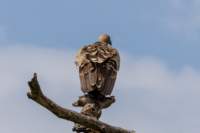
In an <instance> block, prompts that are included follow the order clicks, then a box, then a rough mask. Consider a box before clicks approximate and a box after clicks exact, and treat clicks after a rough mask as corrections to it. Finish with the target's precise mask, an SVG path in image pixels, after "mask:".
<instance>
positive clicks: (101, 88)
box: [76, 44, 120, 95]
mask: <svg viewBox="0 0 200 133" xmlns="http://www.w3.org/2000/svg"><path fill="white" fill-rule="evenodd" d="M76 65H77V66H78V67H79V74H80V80H81V89H82V91H83V92H84V93H89V92H91V91H96V90H97V91H98V92H99V93H100V94H102V95H110V94H111V92H112V90H113V88H114V84H115V80H116V76H117V71H118V70H119V66H120V57H119V53H118V51H117V50H116V49H114V48H112V47H111V46H110V45H101V44H93V45H88V46H85V47H83V48H82V49H81V50H80V51H79V52H78V54H77V56H76Z"/></svg>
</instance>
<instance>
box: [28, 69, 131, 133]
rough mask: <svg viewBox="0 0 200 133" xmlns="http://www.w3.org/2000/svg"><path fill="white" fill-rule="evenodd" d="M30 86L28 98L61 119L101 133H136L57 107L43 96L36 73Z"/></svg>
mask: <svg viewBox="0 0 200 133" xmlns="http://www.w3.org/2000/svg"><path fill="white" fill-rule="evenodd" d="M28 85H29V88H30V92H28V93H27V96H28V98H30V99H32V100H33V101H35V102H36V103H38V104H40V105H41V106H43V107H44V108H46V109H48V110H49V111H51V112H52V113H53V114H55V115H56V116H57V117H59V118H62V119H65V120H69V121H72V122H74V123H78V124H80V125H83V126H85V127H87V128H91V129H94V130H96V131H99V132H101V133H135V131H129V130H126V129H123V128H120V127H115V126H111V125H109V124H107V123H104V122H102V121H99V120H96V119H94V118H92V117H89V116H86V115H83V114H80V113H77V112H75V111H72V110H70V109H66V108H63V107H61V106H59V105H57V104H56V103H54V102H53V101H52V100H50V99H49V98H48V97H46V96H45V95H44V94H43V92H42V90H41V88H40V85H39V83H38V80H37V74H36V73H35V74H34V76H33V78H32V80H31V81H29V82H28Z"/></svg>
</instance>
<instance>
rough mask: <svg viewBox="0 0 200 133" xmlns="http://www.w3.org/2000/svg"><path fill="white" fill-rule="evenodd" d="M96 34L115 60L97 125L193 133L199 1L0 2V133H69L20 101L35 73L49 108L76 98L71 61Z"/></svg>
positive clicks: (141, 132) (199, 121)
mask: <svg viewBox="0 0 200 133" xmlns="http://www.w3.org/2000/svg"><path fill="white" fill-rule="evenodd" d="M101 33H108V34H110V35H111V39H112V42H113V47H115V48H117V49H118V50H119V52H120V56H121V68H120V71H119V74H118V78H117V82H116V85H115V88H114V91H113V95H115V96H116V99H117V101H116V103H114V104H113V105H112V106H111V107H110V108H109V109H106V110H104V112H103V115H102V117H101V120H102V121H105V122H107V123H109V124H112V125H115V126H120V127H124V128H127V129H135V130H136V132H137V133H168V132H170V133H180V132H181V133H188V132H190V133H193V132H194V133H195V132H198V131H199V130H200V115H199V112H200V106H199V102H198V101H200V89H199V88H200V62H199V57H200V52H199V49H200V45H199V44H200V38H199V35H200V1H199V0H190V1H188V0H165V1H160V0H151V1H149V0H134V1H133V0H123V1H122V0H118V1H116V0H101V1H94V0H93V1H91V0H84V1H81V0H57V1H53V0H17V1H16V0H0V73H1V75H0V81H1V88H0V92H1V93H0V105H1V108H0V118H1V119H0V125H1V127H0V132H2V133H13V132H17V133H27V132H28V133H35V132H37V133H44V132H48V133H55V132H60V133H66V132H68V133H71V132H72V131H71V128H72V126H73V123H71V122H69V121H65V120H61V119H58V118H57V117H55V116H54V115H53V114H51V113H50V112H48V111H47V110H46V109H44V108H42V107H41V106H39V105H37V104H36V103H34V102H33V101H31V100H29V99H28V98H27V97H26V93H27V91H28V86H27V81H29V80H30V79H31V78H32V75H33V73H34V72H37V73H38V78H39V82H40V84H41V87H42V89H43V91H44V93H45V95H47V96H48V97H50V98H51V99H52V100H54V101H55V102H56V103H58V104H60V105H62V106H63V107H67V108H70V109H73V110H76V111H79V109H77V108H74V107H72V106H71V103H72V102H74V101H75V100H76V99H77V97H78V96H80V95H82V92H81V91H80V84H79V79H78V71H77V68H76V67H75V64H74V56H75V54H76V52H77V50H78V49H79V48H81V47H82V46H84V45H87V44H90V43H93V42H95V41H96V40H97V38H98V36H99V35H100V34H101Z"/></svg>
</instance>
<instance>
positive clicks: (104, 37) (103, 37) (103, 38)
mask: <svg viewBox="0 0 200 133" xmlns="http://www.w3.org/2000/svg"><path fill="white" fill-rule="evenodd" d="M98 41H99V42H101V43H105V44H109V45H112V42H111V39H110V36H109V35H108V34H102V35H100V36H99V38H98Z"/></svg>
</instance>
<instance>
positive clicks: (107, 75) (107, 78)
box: [99, 49, 120, 95]
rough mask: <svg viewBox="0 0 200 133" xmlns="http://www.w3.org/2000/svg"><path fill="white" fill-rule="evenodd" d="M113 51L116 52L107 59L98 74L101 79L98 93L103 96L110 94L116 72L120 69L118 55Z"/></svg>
mask: <svg viewBox="0 0 200 133" xmlns="http://www.w3.org/2000/svg"><path fill="white" fill-rule="evenodd" d="M113 50H115V51H116V52H115V54H114V55H113V56H112V57H111V58H108V59H107V60H106V61H105V62H104V63H103V65H102V67H100V71H101V72H100V74H101V75H102V76H101V77H103V79H102V81H101V82H102V83H101V84H102V86H101V88H99V89H100V90H99V91H100V92H101V94H103V95H110V94H111V93H112V90H113V88H114V85H115V81H116V78H117V71H118V70H119V67H120V56H119V53H118V52H117V50H116V49H113Z"/></svg>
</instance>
